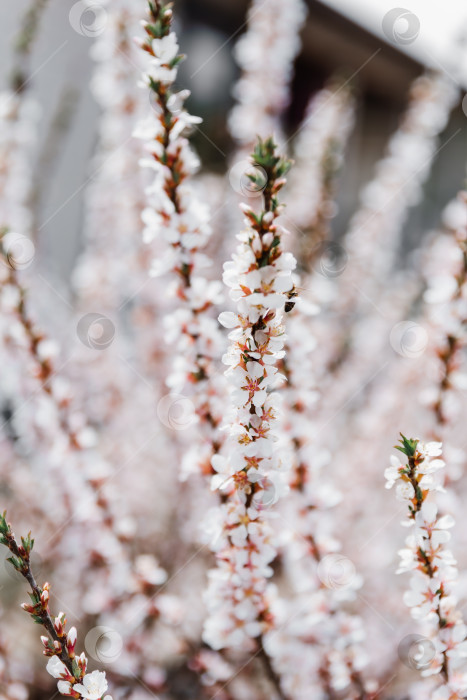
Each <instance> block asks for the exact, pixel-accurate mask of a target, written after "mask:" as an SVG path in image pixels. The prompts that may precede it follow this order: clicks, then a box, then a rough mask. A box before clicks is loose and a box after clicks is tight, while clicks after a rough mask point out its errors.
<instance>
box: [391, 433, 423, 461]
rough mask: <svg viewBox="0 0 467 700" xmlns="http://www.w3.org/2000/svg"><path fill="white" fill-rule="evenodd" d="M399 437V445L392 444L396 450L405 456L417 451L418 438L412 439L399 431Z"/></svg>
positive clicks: (412, 454) (411, 455) (410, 455)
mask: <svg viewBox="0 0 467 700" xmlns="http://www.w3.org/2000/svg"><path fill="white" fill-rule="evenodd" d="M400 436H401V439H400V440H399V442H400V443H401V445H394V447H395V448H396V450H399V451H400V452H402V453H403V454H405V455H406V456H407V457H409V458H410V457H413V456H414V455H415V452H416V451H417V445H418V440H413V439H409V438H406V437H405V435H402V433H400Z"/></svg>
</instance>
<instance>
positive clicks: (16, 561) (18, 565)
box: [7, 557, 23, 571]
mask: <svg viewBox="0 0 467 700" xmlns="http://www.w3.org/2000/svg"><path fill="white" fill-rule="evenodd" d="M7 561H9V562H10V564H11V565H12V566H14V567H15V569H16V570H17V571H22V570H23V561H22V560H21V559H20V558H19V557H8V559H7Z"/></svg>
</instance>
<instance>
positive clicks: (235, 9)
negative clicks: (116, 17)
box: [0, 0, 467, 288]
mask: <svg viewBox="0 0 467 700" xmlns="http://www.w3.org/2000/svg"><path fill="white" fill-rule="evenodd" d="M138 2H139V0H135V4H136V3H138ZM72 4H73V3H71V2H70V1H69V0H67V1H66V2H60V1H59V0H50V2H48V3H47V4H46V6H45V10H44V14H43V18H42V20H41V30H40V32H39V35H38V39H37V41H36V42H35V44H34V46H33V50H32V54H31V56H30V59H29V61H30V68H29V74H30V83H29V85H28V89H29V90H30V91H31V94H32V95H33V96H34V97H35V98H36V99H37V100H38V103H39V105H40V114H39V115H38V119H39V139H38V142H37V144H36V147H35V154H34V158H35V174H36V179H35V201H34V206H35V207H36V221H37V228H38V239H39V241H40V249H41V253H42V255H43V261H44V265H46V266H47V267H48V273H49V274H51V275H54V276H55V277H56V283H57V284H61V285H62V286H65V288H66V286H67V281H68V280H69V274H70V271H71V269H72V267H73V264H74V261H75V260H76V256H77V254H78V252H79V250H80V248H81V245H82V241H81V230H82V211H83V195H84V193H85V189H86V183H87V182H88V181H90V178H92V166H91V159H92V156H93V154H94V151H95V148H96V143H97V126H98V116H99V108H98V106H97V104H96V102H95V100H94V98H93V95H92V93H91V90H90V80H91V76H92V72H93V69H94V62H93V60H92V59H91V58H90V56H89V52H90V49H91V46H92V44H93V41H94V39H93V37H89V36H83V35H82V34H80V33H78V32H77V31H75V30H74V29H73V27H72V26H71V24H70V19H69V13H70V8H71V7H72ZM141 5H142V6H143V5H144V2H141ZM307 6H308V17H307V20H306V23H305V26H304V28H303V31H302V49H301V52H300V55H299V56H298V58H297V60H296V64H295V76H294V79H293V85H292V96H291V103H290V105H289V107H288V109H287V112H286V114H285V126H286V129H287V131H288V132H290V133H293V132H294V131H295V130H296V128H297V127H298V125H299V124H300V122H301V120H302V118H303V115H304V111H305V108H306V105H307V102H308V100H309V98H310V96H312V95H313V93H315V92H316V91H317V90H319V89H320V88H321V87H322V86H323V85H324V83H325V82H326V80H327V79H329V78H330V76H333V75H335V74H340V75H343V76H344V77H345V78H350V77H351V76H353V77H352V81H351V82H352V85H353V88H354V90H355V93H356V95H357V97H358V112H357V120H356V125H355V128H354V130H353V132H352V134H351V136H350V139H349V145H348V149H347V153H346V167H345V168H344V169H343V173H342V177H341V179H340V182H339V187H338V202H339V215H338V217H337V219H336V221H335V229H336V232H337V234H339V233H342V232H343V231H344V230H345V228H346V224H347V223H348V220H349V217H350V215H351V212H352V211H353V210H354V209H355V206H356V203H357V201H358V192H359V190H360V188H361V185H362V183H363V182H365V181H366V180H368V179H369V177H370V176H371V174H372V168H373V166H374V164H375V162H376V160H377V159H378V158H379V157H381V155H382V154H383V152H384V147H385V144H386V142H387V139H388V137H389V135H390V134H391V132H392V131H394V129H395V127H396V126H397V123H398V119H399V117H400V115H401V112H402V110H403V108H404V105H405V104H406V100H407V91H408V87H409V85H410V83H411V81H412V80H413V79H414V77H415V76H417V75H418V74H420V73H421V72H422V71H423V69H424V68H425V67H427V66H428V67H432V68H437V69H440V70H442V71H445V72H447V73H448V74H451V75H452V76H453V78H454V79H455V80H456V81H458V82H459V84H460V85H461V88H462V89H463V90H464V92H465V90H466V86H467V77H466V76H467V68H466V67H465V64H466V63H467V59H466V50H465V34H466V31H467V29H466V27H467V7H466V6H465V3H463V2H461V1H460V0H448V1H447V2H443V3H442V6H441V5H440V4H439V3H427V2H422V1H421V0H419V1H414V0H410V1H407V2H405V5H404V9H405V10H406V12H408V13H409V19H410V16H411V15H410V13H413V14H414V15H415V16H416V18H417V19H418V20H419V26H417V27H415V28H414V31H416V32H417V41H413V40H412V38H413V37H411V36H410V31H412V30H411V29H410V28H409V33H408V35H407V41H406V42H402V43H395V42H391V41H390V38H388V36H386V35H385V33H384V29H383V18H384V16H385V15H386V13H387V12H388V11H390V10H391V9H393V5H392V2H390V1H386V0H380V1H379V2H378V3H374V2H371V0H358V1H355V2H350V0H328V1H327V2H317V1H316V0H307ZM28 7H29V4H28V2H27V0H17V1H16V2H15V3H2V5H1V7H0V22H1V32H2V42H1V46H0V65H1V74H0V80H1V87H5V86H6V85H7V84H8V81H9V80H10V78H11V74H12V71H13V70H14V68H15V54H14V52H13V51H12V48H14V46H15V42H16V40H17V37H18V32H19V31H20V22H21V17H23V16H24V13H25V12H26V10H27V9H28ZM247 7H248V3H247V2H246V0H196V2H193V1H192V0H191V1H190V0H178V1H177V31H178V32H179V35H180V44H181V49H182V51H183V52H185V53H186V54H187V55H189V61H188V62H186V63H185V64H183V65H182V68H181V71H180V74H179V84H180V85H183V86H188V87H189V88H190V89H191V90H192V97H191V99H190V102H189V107H190V109H191V111H192V113H194V114H199V115H201V116H202V117H203V119H204V126H203V127H202V129H201V130H199V131H197V132H196V133H195V134H194V143H195V145H196V148H197V150H198V152H199V153H200V155H201V159H202V162H203V164H204V167H205V168H209V169H214V170H215V171H218V172H223V171H224V170H225V168H226V160H227V156H228V154H229V153H230V152H231V150H232V144H231V141H230V138H229V134H228V130H227V126H226V124H227V114H228V111H229V109H230V108H231V106H232V104H233V97H232V86H233V84H234V82H235V79H236V77H237V76H238V69H237V67H236V64H235V61H234V57H233V49H234V45H235V41H236V40H237V39H238V38H239V37H240V36H241V34H242V32H244V30H245V27H246V11H247ZM92 19H93V17H92V13H91V14H90V21H92ZM399 22H400V24H401V26H400V28H399V29H400V31H401V32H402V33H403V32H404V31H406V29H407V28H406V27H405V26H404V23H406V22H407V19H406V18H404V17H402V18H401V19H400V20H399ZM137 76H138V68H137V67H136V66H135V80H136V79H137ZM464 104H466V103H464ZM465 111H467V108H465ZM465 111H463V110H462V106H461V104H459V105H458V107H457V108H456V109H455V110H454V111H453V112H452V115H451V119H450V121H449V124H448V126H447V128H446V131H445V134H444V136H443V144H444V145H443V147H442V148H441V149H440V151H439V153H438V154H437V156H436V158H435V163H434V167H433V169H432V173H431V176H430V178H429V180H428V182H427V183H426V186H425V187H426V195H427V196H426V197H424V198H423V204H421V205H420V206H419V207H415V208H414V209H413V210H412V212H411V214H410V217H409V220H408V221H407V223H406V233H405V235H404V240H405V241H406V244H407V246H409V247H411V246H412V245H413V244H414V242H416V241H417V240H418V239H419V237H420V235H421V233H422V232H423V231H424V230H427V229H429V228H430V227H431V226H433V225H434V224H435V223H436V216H437V214H436V213H437V212H438V213H439V211H440V209H441V208H442V207H443V205H444V204H446V202H447V200H448V199H449V196H450V194H452V192H453V191H454V190H455V189H456V188H457V187H458V186H459V183H460V182H461V181H462V178H463V174H464V172H465V160H466V157H467V117H466V114H465ZM137 147H138V145H137V144H135V148H137Z"/></svg>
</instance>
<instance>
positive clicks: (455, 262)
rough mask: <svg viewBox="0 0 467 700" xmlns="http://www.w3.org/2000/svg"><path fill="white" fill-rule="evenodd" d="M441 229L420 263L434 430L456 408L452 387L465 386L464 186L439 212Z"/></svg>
mask: <svg viewBox="0 0 467 700" xmlns="http://www.w3.org/2000/svg"><path fill="white" fill-rule="evenodd" d="M443 219H444V226H445V230H444V231H443V232H441V233H440V234H439V235H438V236H437V237H436V238H435V240H434V241H433V243H432V245H431V249H430V251H429V254H428V256H427V260H426V261H425V263H424V275H425V279H426V283H427V289H426V291H425V294H424V300H425V302H426V304H427V321H428V323H429V325H430V334H432V335H433V336H434V337H435V339H436V355H437V359H438V362H437V363H436V375H435V377H436V383H435V386H434V388H433V390H432V391H430V390H428V391H426V392H425V397H427V395H428V398H429V400H430V404H431V406H432V408H433V411H434V415H435V418H436V423H437V428H436V430H437V431H440V430H442V429H443V427H444V426H445V425H446V424H447V423H449V422H452V421H453V419H454V418H455V417H456V416H457V415H458V414H459V408H460V400H459V398H458V397H457V396H456V390H457V391H458V390H459V389H460V390H462V389H464V388H465V386H466V374H465V371H462V349H463V348H464V347H465V342H466V327H467V310H466V305H467V192H465V191H462V192H460V193H459V194H458V196H457V197H456V198H455V199H454V200H452V202H450V203H449V204H448V206H447V207H446V209H445V211H444V213H443Z"/></svg>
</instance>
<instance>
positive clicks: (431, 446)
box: [385, 435, 467, 700]
mask: <svg viewBox="0 0 467 700" xmlns="http://www.w3.org/2000/svg"><path fill="white" fill-rule="evenodd" d="M397 449H398V450H399V451H400V452H401V453H402V454H404V455H405V457H406V462H405V464H404V463H403V462H400V460H399V459H398V458H396V457H393V458H392V459H391V467H389V468H388V469H386V471H385V476H386V479H387V484H386V486H387V487H388V488H390V487H391V486H392V485H393V484H394V483H396V484H397V486H396V490H397V496H398V498H399V500H402V501H404V502H406V503H407V504H408V509H409V518H408V522H407V524H408V525H409V526H410V527H411V532H410V535H409V536H408V537H407V539H406V547H405V549H402V550H401V551H400V556H401V562H400V566H399V569H398V573H404V572H410V573H411V579H410V589H409V590H408V591H407V592H406V593H405V594H404V602H405V604H406V605H407V606H408V607H410V609H411V614H412V617H413V618H414V619H415V620H417V621H418V622H419V623H420V624H423V625H425V628H426V630H427V632H426V634H427V637H428V639H429V640H430V643H431V649H432V653H431V654H429V655H427V656H429V658H428V659H423V658H422V659H421V660H420V664H419V668H420V670H421V673H422V675H423V676H431V675H438V674H439V676H440V685H439V687H438V688H437V689H436V690H435V691H434V692H433V694H432V697H433V698H436V699H437V700H441V699H444V698H449V699H450V700H457V699H458V698H462V697H465V692H466V691H467V636H466V635H467V627H466V626H465V624H464V622H463V619H462V615H461V613H460V611H459V610H458V609H457V608H456V604H457V600H456V597H455V583H456V578H457V569H456V561H455V559H454V557H453V555H452V553H451V551H450V550H449V549H447V548H446V546H445V545H446V543H447V542H449V540H450V538H451V535H450V533H449V529H450V528H452V527H453V525H454V520H453V518H452V517H451V516H450V515H444V516H440V515H439V514H438V507H437V504H436V502H435V501H434V500H433V499H432V497H431V496H430V494H432V493H433V492H434V491H436V490H437V489H439V488H440V487H439V486H437V485H436V484H435V477H434V474H436V473H437V472H438V471H439V470H440V469H442V468H444V466H445V464H444V462H443V460H442V459H441V443H438V442H429V443H426V444H423V443H421V442H420V441H419V440H413V439H408V438H406V437H405V436H404V435H402V436H401V440H400V445H398V446H397ZM422 656H423V655H422Z"/></svg>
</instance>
